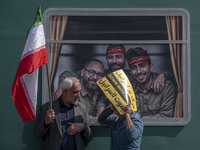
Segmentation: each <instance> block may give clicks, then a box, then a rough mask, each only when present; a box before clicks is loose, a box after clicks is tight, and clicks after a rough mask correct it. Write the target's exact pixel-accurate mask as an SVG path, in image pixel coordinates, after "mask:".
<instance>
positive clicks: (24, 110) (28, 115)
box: [12, 78, 35, 122]
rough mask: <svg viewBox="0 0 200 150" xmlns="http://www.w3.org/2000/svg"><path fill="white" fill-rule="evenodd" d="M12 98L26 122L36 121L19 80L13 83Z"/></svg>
mask: <svg viewBox="0 0 200 150" xmlns="http://www.w3.org/2000/svg"><path fill="white" fill-rule="evenodd" d="M12 98H13V101H14V104H15V107H16V108H17V111H18V113H19V115H20V116H21V118H22V120H23V121H24V122H26V121H29V120H33V119H35V115H34V114H33V112H32V110H31V107H30V105H29V102H28V100H27V98H26V94H25V92H24V89H23V86H22V84H21V81H20V79H19V78H18V79H16V81H15V82H14V83H13V88H12Z"/></svg>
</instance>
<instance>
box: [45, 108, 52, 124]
mask: <svg viewBox="0 0 200 150" xmlns="http://www.w3.org/2000/svg"><path fill="white" fill-rule="evenodd" d="M53 119H55V112H54V110H53V109H49V110H47V113H46V116H45V118H44V122H45V124H46V125H48V124H49V123H50V122H52V120H53Z"/></svg>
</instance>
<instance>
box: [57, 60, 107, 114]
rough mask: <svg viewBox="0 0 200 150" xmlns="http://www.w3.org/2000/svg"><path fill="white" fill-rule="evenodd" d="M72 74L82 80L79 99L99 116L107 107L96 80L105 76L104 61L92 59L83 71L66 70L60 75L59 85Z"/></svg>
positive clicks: (58, 95)
mask: <svg viewBox="0 0 200 150" xmlns="http://www.w3.org/2000/svg"><path fill="white" fill-rule="evenodd" d="M70 76H73V77H77V78H78V79H80V81H81V86H82V90H81V92H80V98H79V101H80V102H81V103H83V104H85V105H86V108H87V111H88V113H89V115H90V116H93V117H96V116H99V114H100V113H101V111H102V110H103V108H104V107H105V98H104V97H103V96H102V94H100V93H99V91H98V87H97V83H96V81H97V80H99V79H101V78H102V77H103V76H104V66H103V63H102V62H101V61H100V60H98V59H92V60H90V61H89V62H87V63H86V64H85V65H84V67H83V68H82V70H81V72H78V73H77V72H70V71H65V72H63V73H62V74H61V75H60V76H59V85H61V83H62V81H63V80H64V79H65V78H66V77H70ZM59 85H58V90H57V91H56V96H57V98H58V97H60V92H59V89H61V88H60V87H59Z"/></svg>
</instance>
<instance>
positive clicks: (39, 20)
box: [33, 6, 42, 27]
mask: <svg viewBox="0 0 200 150" xmlns="http://www.w3.org/2000/svg"><path fill="white" fill-rule="evenodd" d="M40 24H42V11H41V6H38V9H37V14H36V16H35V20H34V23H33V27H35V26H38V25H40Z"/></svg>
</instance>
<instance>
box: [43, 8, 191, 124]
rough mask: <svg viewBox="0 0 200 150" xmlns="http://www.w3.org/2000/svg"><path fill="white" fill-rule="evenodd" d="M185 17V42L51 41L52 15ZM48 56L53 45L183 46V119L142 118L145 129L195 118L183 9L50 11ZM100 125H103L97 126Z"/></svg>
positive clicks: (46, 95) (187, 22) (187, 26)
mask: <svg viewBox="0 0 200 150" xmlns="http://www.w3.org/2000/svg"><path fill="white" fill-rule="evenodd" d="M53 15H59V16H62V15H66V16H83V17H84V16H181V17H182V23H183V38H182V40H173V41H169V40H128V41H124V40H106V41H104V40H50V32H49V31H50V29H49V28H50V27H49V21H50V16H53ZM43 22H44V31H45V36H46V43H47V54H48V57H49V55H50V48H49V44H50V43H63V44H110V43H113V44H118V43H123V44H171V43H177V44H178V43H179V44H182V45H183V60H184V61H183V85H184V88H183V114H184V116H183V118H162V119H161V118H159V119H152V118H142V121H143V122H144V125H145V126H183V125H186V124H188V123H189V122H190V119H191V91H190V89H191V76H190V15H189V13H188V11H187V10H185V9H182V8H96V9H94V8H48V9H46V10H45V11H44V13H43ZM46 73H47V68H46V67H45V66H43V68H42V103H45V102H47V100H48V99H49V93H48V86H47V85H48V80H47V74H46ZM94 125H97V126H99V125H100V124H98V123H95V124H94Z"/></svg>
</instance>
